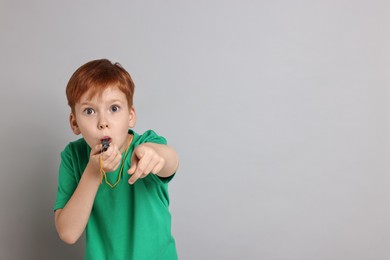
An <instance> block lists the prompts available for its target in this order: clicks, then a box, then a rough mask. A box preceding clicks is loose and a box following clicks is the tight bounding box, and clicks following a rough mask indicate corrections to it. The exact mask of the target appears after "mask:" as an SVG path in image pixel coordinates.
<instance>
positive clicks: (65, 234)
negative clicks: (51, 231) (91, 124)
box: [55, 145, 122, 244]
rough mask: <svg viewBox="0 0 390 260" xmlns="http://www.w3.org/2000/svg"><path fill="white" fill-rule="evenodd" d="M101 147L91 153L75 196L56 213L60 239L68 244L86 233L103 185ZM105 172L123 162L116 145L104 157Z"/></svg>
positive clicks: (56, 224)
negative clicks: (97, 195)
mask: <svg viewBox="0 0 390 260" xmlns="http://www.w3.org/2000/svg"><path fill="white" fill-rule="evenodd" d="M100 151H101V145H98V146H96V147H95V149H94V151H91V155H90V159H89V162H88V164H87V166H86V168H85V170H84V172H83V174H82V176H81V179H80V182H79V184H78V185H77V188H76V189H75V191H74V193H73V195H72V196H71V197H70V199H69V201H68V202H67V203H66V205H65V207H64V208H62V209H58V210H56V212H55V226H56V229H57V232H58V234H59V236H60V238H61V239H62V240H63V241H64V242H65V243H67V244H74V243H76V242H77V240H78V239H79V238H80V236H81V235H82V233H83V232H84V229H85V227H86V226H87V222H88V219H89V216H90V214H91V210H92V206H93V203H94V201H95V197H96V193H97V191H98V189H99V186H100V183H101V175H100V163H99V161H100ZM102 156H103V157H102V160H103V165H104V170H105V171H106V172H111V171H114V170H115V169H117V168H118V166H119V164H120V162H121V157H122V156H121V153H120V152H119V150H118V148H117V147H116V146H115V145H112V146H110V147H109V148H108V150H107V151H106V152H104V153H103V155H102Z"/></svg>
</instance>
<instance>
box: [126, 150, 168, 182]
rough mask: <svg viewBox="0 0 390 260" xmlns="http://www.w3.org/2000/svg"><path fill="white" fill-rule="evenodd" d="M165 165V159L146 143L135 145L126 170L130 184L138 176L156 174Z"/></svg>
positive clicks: (143, 176)
mask: <svg viewBox="0 0 390 260" xmlns="http://www.w3.org/2000/svg"><path fill="white" fill-rule="evenodd" d="M164 165H165V159H164V158H163V157H161V156H160V155H159V154H158V153H157V151H156V150H155V149H154V148H153V147H151V146H149V145H148V143H144V144H140V145H139V146H137V147H136V148H135V149H134V151H133V154H132V156H131V167H130V169H129V170H128V171H127V173H128V174H130V175H131V178H130V179H129V183H130V184H134V183H135V182H136V181H137V180H138V179H139V178H145V177H146V176H147V175H148V174H149V173H153V174H157V173H159V172H160V171H161V169H162V168H163V167H164Z"/></svg>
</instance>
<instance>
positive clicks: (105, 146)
mask: <svg viewBox="0 0 390 260" xmlns="http://www.w3.org/2000/svg"><path fill="white" fill-rule="evenodd" d="M100 141H101V143H102V145H103V147H102V152H105V151H107V149H108V147H109V146H110V143H111V137H109V136H105V137H103V138H102V139H100Z"/></svg>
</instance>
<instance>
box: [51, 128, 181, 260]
mask: <svg viewBox="0 0 390 260" xmlns="http://www.w3.org/2000/svg"><path fill="white" fill-rule="evenodd" d="M129 133H132V134H134V138H133V141H132V143H131V145H130V147H129V152H128V155H127V156H126V158H125V159H124V162H125V165H124V168H123V174H122V180H121V181H120V182H119V183H118V185H117V186H115V187H114V188H111V187H109V186H108V185H107V184H106V183H105V182H104V181H103V183H102V184H101V185H100V187H99V189H98V192H97V194H96V197H95V201H94V204H93V208H92V212H91V215H90V217H89V220H88V224H87V227H86V250H85V259H93V260H100V259H105V260H116V259H126V260H128V259H134V260H142V259H145V260H151V259H161V260H173V259H177V253H176V246H175V240H174V238H173V237H172V235H171V214H170V213H169V210H168V206H169V195H168V182H169V181H170V180H171V179H172V177H173V176H171V177H170V178H165V179H162V178H159V177H158V176H157V175H154V174H149V175H148V176H146V177H145V178H143V179H138V180H137V181H136V182H135V183H134V184H133V185H130V184H129V183H128V182H127V181H128V179H129V178H130V176H129V175H128V174H127V170H128V169H129V168H130V158H131V154H132V152H133V150H134V148H135V147H136V146H137V145H139V144H141V143H145V142H153V143H159V144H166V140H165V138H163V137H161V136H158V135H157V134H156V133H155V132H154V131H152V130H148V131H146V132H145V133H144V134H142V135H138V134H136V133H134V132H133V131H132V130H129ZM90 151H91V149H90V147H89V146H88V144H87V143H86V142H85V140H84V139H83V138H81V139H79V140H77V141H74V142H71V143H69V144H68V145H67V146H66V148H65V149H64V151H62V153H61V164H60V169H59V178H58V191H57V199H56V202H55V205H54V210H57V209H61V208H63V207H64V206H65V205H66V203H67V202H68V200H69V199H70V197H71V196H72V194H73V192H74V190H75V189H76V187H77V185H78V183H79V181H80V178H81V175H82V174H83V172H84V169H85V167H86V166H87V163H88V160H89V154H90ZM120 168H121V167H118V169H117V170H116V171H115V172H110V173H107V179H108V180H109V182H110V183H112V184H113V183H115V182H116V180H117V178H118V174H119V171H120Z"/></svg>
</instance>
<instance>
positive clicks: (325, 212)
mask: <svg viewBox="0 0 390 260" xmlns="http://www.w3.org/2000/svg"><path fill="white" fill-rule="evenodd" d="M389 17H390V8H389V2H388V1H385V0H383V1H381V0H375V1H352V0H341V1H340V0H337V1H336V0H322V1H304V0H299V1H287V0H285V1H214V0H210V1H109V2H108V1H91V0H89V1H48V0H47V1H44V0H39V1H23V2H22V1H11V0H8V1H4V0H2V1H1V2H0V30H1V41H0V54H1V59H0V71H1V77H0V85H1V88H0V95H1V103H0V108H1V124H0V131H1V132H0V133H1V135H0V140H1V148H2V151H1V156H0V162H1V181H0V206H1V210H0V230H1V232H0V259H82V257H83V246H84V241H83V239H82V240H80V241H79V242H78V243H77V244H76V245H74V246H68V245H66V244H64V243H63V242H62V241H60V239H59V238H58V236H57V234H56V231H55V228H54V215H53V205H54V201H55V196H56V191H57V171H58V165H59V154H60V152H61V151H62V149H63V148H64V147H65V145H66V144H67V143H68V142H70V141H73V140H75V139H76V138H79V136H74V135H73V133H72V132H71V130H70V127H69V124H68V116H69V108H68V107H67V104H66V97H65V86H66V84H67V81H68V79H69V77H70V76H71V74H72V73H73V72H74V70H76V69H77V68H78V67H79V66H80V65H82V64H84V63H85V62H87V61H89V60H92V59H98V58H108V59H110V60H112V61H117V62H120V63H121V64H122V65H123V66H124V67H125V68H126V69H127V70H128V71H129V72H130V74H131V75H132V76H133V79H134V81H135V84H136V94H135V106H136V109H137V116H138V123H137V127H136V128H135V130H136V131H137V132H143V131H145V130H147V129H154V130H155V131H156V132H157V133H159V134H160V135H163V136H165V137H166V138H167V139H168V142H169V144H170V145H171V146H173V147H175V148H176V149H177V151H178V153H179V154H180V158H181V164H180V170H179V172H178V174H177V176H176V177H175V178H174V180H173V181H172V182H171V184H170V196H171V205H170V210H171V213H172V215H173V234H174V236H175V238H176V242H177V247H178V252H179V256H180V259H213V260H214V259H232V260H233V259H234V260H235V259H265V260H313V259H315V260H329V259H332V260H373V259H375V260H388V259H390V225H389V220H390V205H389V203H390V189H389V188H390V179H389V170H390V165H389V155H390V151H389V147H390V146H389V145H390V142H389V141H390V139H389V137H390V135H389V133H390V132H389V130H390V127H389V119H390V117H389V111H390V110H389V100H390V96H389V83H390V73H389V71H390V52H389V51H390V22H389Z"/></svg>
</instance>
